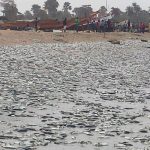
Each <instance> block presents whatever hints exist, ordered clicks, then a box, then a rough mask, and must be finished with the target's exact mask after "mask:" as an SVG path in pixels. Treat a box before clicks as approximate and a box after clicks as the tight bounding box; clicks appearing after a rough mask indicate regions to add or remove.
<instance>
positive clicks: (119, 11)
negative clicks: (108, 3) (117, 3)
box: [111, 7, 122, 17]
mask: <svg viewBox="0 0 150 150" xmlns="http://www.w3.org/2000/svg"><path fill="white" fill-rule="evenodd" d="M111 13H112V15H114V16H115V17H117V16H120V15H121V13H122V12H121V10H120V9H119V8H115V7H112V8H111Z"/></svg>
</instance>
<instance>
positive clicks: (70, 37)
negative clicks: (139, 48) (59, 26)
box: [0, 30, 150, 45]
mask: <svg viewBox="0 0 150 150" xmlns="http://www.w3.org/2000/svg"><path fill="white" fill-rule="evenodd" d="M129 39H130V40H137V39H139V40H140V39H146V40H150V33H145V34H139V33H126V32H113V33H106V35H105V37H104V34H103V33H93V32H91V33H86V32H79V33H75V32H73V31H71V32H70V31H68V32H67V33H52V32H47V33H46V32H42V31H41V32H38V33H36V32H34V31H30V32H26V31H11V30H6V31H5V30H4V31H3V30H1V31H0V45H15V44H21V45H26V44H33V43H57V42H62V43H74V42H95V41H108V40H129Z"/></svg>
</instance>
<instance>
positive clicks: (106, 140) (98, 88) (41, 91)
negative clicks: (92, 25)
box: [0, 31, 150, 150]
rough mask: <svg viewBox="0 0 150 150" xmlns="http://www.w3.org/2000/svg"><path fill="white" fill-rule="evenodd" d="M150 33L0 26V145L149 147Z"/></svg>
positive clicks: (91, 149)
mask: <svg viewBox="0 0 150 150" xmlns="http://www.w3.org/2000/svg"><path fill="white" fill-rule="evenodd" d="M149 35H150V34H149V33H146V34H144V35H142V34H134V33H106V37H105V38H104V37H103V34H98V33H83V32H80V33H78V34H77V33H70V32H69V33H66V34H64V33H44V32H40V33H35V32H16V31H0V45H1V46H0V66H1V67H0V150H11V149H14V150H77V149H78V150H149V149H150V36H149ZM110 40H118V41H119V44H113V43H111V42H109V41H110ZM141 40H142V41H141Z"/></svg>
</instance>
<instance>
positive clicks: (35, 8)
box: [31, 4, 48, 20]
mask: <svg viewBox="0 0 150 150" xmlns="http://www.w3.org/2000/svg"><path fill="white" fill-rule="evenodd" d="M31 11H32V12H33V17H34V18H36V17H37V18H39V19H40V20H45V19H48V15H47V13H46V11H45V10H42V9H41V6H39V5H37V4H34V5H32V8H31Z"/></svg>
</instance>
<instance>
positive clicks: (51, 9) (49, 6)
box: [44, 0, 59, 19]
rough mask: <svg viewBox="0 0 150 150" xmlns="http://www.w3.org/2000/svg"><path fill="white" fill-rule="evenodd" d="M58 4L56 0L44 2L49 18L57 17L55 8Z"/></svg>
mask: <svg viewBox="0 0 150 150" xmlns="http://www.w3.org/2000/svg"><path fill="white" fill-rule="evenodd" d="M58 6H59V3H58V2H57V0H47V1H46V2H45V5H44V7H45V9H46V10H47V11H48V17H49V18H50V19H56V18H57V8H58Z"/></svg>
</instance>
